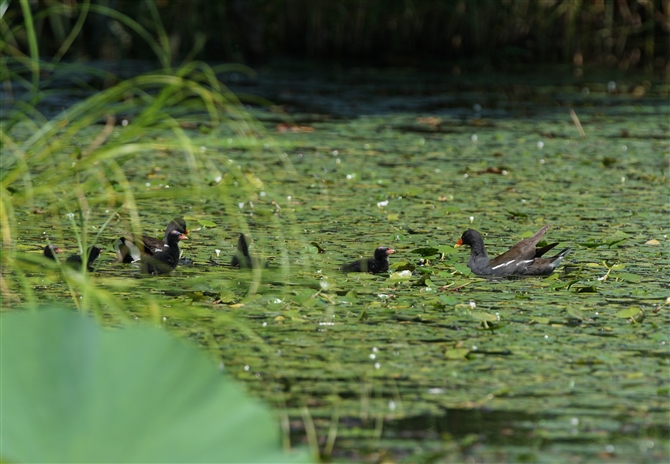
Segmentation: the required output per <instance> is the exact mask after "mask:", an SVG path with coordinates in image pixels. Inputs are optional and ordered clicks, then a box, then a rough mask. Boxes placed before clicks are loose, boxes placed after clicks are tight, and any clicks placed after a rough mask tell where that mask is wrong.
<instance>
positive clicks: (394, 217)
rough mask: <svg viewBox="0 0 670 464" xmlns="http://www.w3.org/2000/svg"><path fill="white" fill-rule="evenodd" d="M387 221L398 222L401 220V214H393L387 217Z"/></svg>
mask: <svg viewBox="0 0 670 464" xmlns="http://www.w3.org/2000/svg"><path fill="white" fill-rule="evenodd" d="M386 219H387V220H389V221H397V220H398V219H400V214H398V213H391V214H389V215H388V216H386Z"/></svg>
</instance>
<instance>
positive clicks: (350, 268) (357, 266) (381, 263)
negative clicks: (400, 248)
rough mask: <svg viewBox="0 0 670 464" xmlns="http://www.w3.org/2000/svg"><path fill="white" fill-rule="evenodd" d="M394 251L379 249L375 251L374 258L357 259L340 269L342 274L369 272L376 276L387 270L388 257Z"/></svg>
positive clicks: (385, 248)
mask: <svg viewBox="0 0 670 464" xmlns="http://www.w3.org/2000/svg"><path fill="white" fill-rule="evenodd" d="M393 253H395V250H392V249H391V248H387V247H383V246H381V247H379V248H377V249H376V250H375V256H374V258H368V259H359V260H358V261H354V262H352V263H349V264H345V265H344V266H342V267H341V268H340V270H341V271H344V272H371V273H373V274H378V273H380V272H386V271H388V270H389V255H391V254H393Z"/></svg>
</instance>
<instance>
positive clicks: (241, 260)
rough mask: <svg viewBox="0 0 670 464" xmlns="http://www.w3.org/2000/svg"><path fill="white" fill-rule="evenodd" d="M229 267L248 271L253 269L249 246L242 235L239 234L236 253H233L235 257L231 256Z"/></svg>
mask: <svg viewBox="0 0 670 464" xmlns="http://www.w3.org/2000/svg"><path fill="white" fill-rule="evenodd" d="M230 265H231V266H232V267H239V268H243V269H250V268H251V267H253V259H252V258H251V255H250V254H249V244H248V242H247V237H246V236H245V235H244V234H240V238H238V239H237V251H236V252H235V256H233V259H232V261H231V262H230Z"/></svg>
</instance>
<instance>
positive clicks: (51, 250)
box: [43, 245, 61, 261]
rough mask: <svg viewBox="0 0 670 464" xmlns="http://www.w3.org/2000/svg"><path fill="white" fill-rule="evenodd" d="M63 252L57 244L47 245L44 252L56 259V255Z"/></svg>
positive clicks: (47, 256) (45, 254)
mask: <svg viewBox="0 0 670 464" xmlns="http://www.w3.org/2000/svg"><path fill="white" fill-rule="evenodd" d="M59 253H61V249H60V248H58V247H57V246H56V245H47V246H45V247H44V251H43V254H44V256H45V257H46V258H49V259H51V260H53V261H56V255H57V254H59Z"/></svg>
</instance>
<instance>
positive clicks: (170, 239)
mask: <svg viewBox="0 0 670 464" xmlns="http://www.w3.org/2000/svg"><path fill="white" fill-rule="evenodd" d="M187 238H188V237H187V236H186V235H184V234H182V233H181V232H179V231H178V230H172V231H170V233H169V234H168V235H167V245H166V246H165V247H164V248H163V251H159V252H158V253H155V254H154V255H146V254H145V255H142V272H143V273H144V274H152V275H159V274H169V273H170V272H172V271H173V270H174V269H175V268H176V267H177V264H178V263H179V241H180V240H186V239H187Z"/></svg>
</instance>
